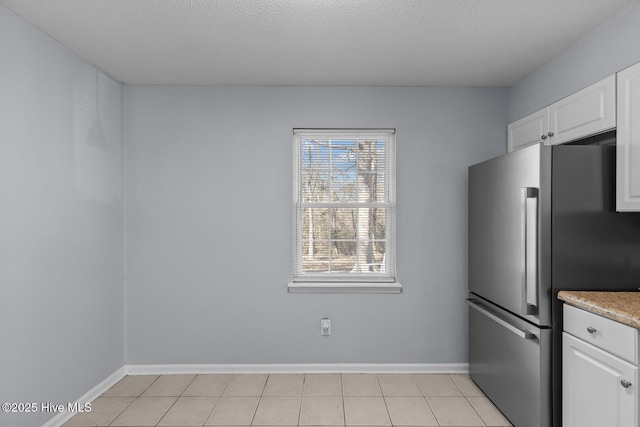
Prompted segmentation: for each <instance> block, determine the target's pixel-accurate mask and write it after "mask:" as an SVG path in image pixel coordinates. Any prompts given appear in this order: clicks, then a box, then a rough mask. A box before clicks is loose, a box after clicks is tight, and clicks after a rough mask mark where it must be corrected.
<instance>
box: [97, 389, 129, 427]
mask: <svg viewBox="0 0 640 427" xmlns="http://www.w3.org/2000/svg"><path fill="white" fill-rule="evenodd" d="M127 397H129V398H131V397H133V400H132V401H131V403H129V404H128V405H127V406H125V408H124V409H123V410H122V411H120V413H118V415H116V416H115V417H113V419H112V420H111V421H109V422H108V423H107V425H108V426H110V425H111V424H112V423H113V422H114V421H115V420H117V419H118V417H119V416H120V415H122V414H123V413H124V411H126V410H127V409H129V407H130V406H131V405H133V403H134V402H135V401H136V400H138V398H137V397H135V396H124V397H117V398H118V399H122V398H127ZM99 398H100V397H97V398H96V399H94V400H93V401H92V402H91V404H92V405H93V402H95V401H96V400H97V399H99ZM105 399H109V397H105Z"/></svg>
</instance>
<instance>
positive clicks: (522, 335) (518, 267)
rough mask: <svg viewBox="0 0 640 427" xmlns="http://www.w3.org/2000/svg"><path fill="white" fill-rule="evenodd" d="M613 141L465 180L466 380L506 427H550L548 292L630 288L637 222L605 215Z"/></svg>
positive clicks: (555, 392)
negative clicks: (501, 416)
mask: <svg viewBox="0 0 640 427" xmlns="http://www.w3.org/2000/svg"><path fill="white" fill-rule="evenodd" d="M614 137H615V134H609V135H605V136H602V137H600V138H597V139H595V140H589V141H586V142H590V143H591V144H590V145H578V144H576V145H559V146H552V147H548V146H543V145H540V144H538V145H534V146H530V147H526V148H523V149H520V150H517V151H514V152H511V153H509V154H506V155H504V156H501V157H498V158H495V159H491V160H488V161H485V162H482V163H479V164H477V165H474V166H471V167H470V168H469V300H468V306H469V372H470V376H471V378H472V379H473V381H474V382H475V383H476V384H477V385H478V386H479V387H480V388H481V389H482V390H483V391H484V393H485V394H486V395H487V396H488V397H489V399H490V400H491V401H493V403H494V404H495V405H496V406H497V407H498V408H499V409H500V410H501V411H502V412H503V413H504V414H505V416H506V417H507V418H509V420H510V421H511V423H512V424H513V425H514V426H516V427H551V426H553V427H559V426H560V425H561V422H562V420H561V414H562V412H561V393H562V390H561V385H562V383H561V378H562V372H561V367H562V364H561V360H562V359H561V358H562V355H561V349H562V345H561V342H562V339H561V337H562V334H561V332H562V309H561V308H562V306H561V303H560V302H559V301H558V300H557V299H556V295H557V293H558V291H559V290H567V289H571V290H634V291H637V290H638V288H639V287H640V214H639V213H617V212H615V145H614V144H613V142H615V139H611V138H614Z"/></svg>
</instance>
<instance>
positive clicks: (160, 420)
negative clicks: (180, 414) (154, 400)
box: [151, 396, 206, 426]
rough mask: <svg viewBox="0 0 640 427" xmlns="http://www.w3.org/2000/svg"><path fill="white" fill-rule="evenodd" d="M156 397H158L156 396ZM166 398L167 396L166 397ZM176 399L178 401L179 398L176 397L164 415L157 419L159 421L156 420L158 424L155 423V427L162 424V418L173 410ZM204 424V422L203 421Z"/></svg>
mask: <svg viewBox="0 0 640 427" xmlns="http://www.w3.org/2000/svg"><path fill="white" fill-rule="evenodd" d="M151 397H156V396H151ZM158 397H159V396H158ZM167 397H168V396H167ZM171 397H173V396H171ZM178 399H180V396H178V397H176V400H174V401H173V403H172V404H171V406H169V409H167V410H166V412H165V413H164V414H162V416H161V417H160V419H159V420H158V422H157V423H156V425H157V426H159V425H160V423H161V422H162V419H163V418H164V417H166V416H167V414H168V413H169V411H171V408H173V407H174V406H175V404H176V402H178ZM205 422H206V420H205Z"/></svg>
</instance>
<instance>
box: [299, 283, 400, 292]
mask: <svg viewBox="0 0 640 427" xmlns="http://www.w3.org/2000/svg"><path fill="white" fill-rule="evenodd" d="M288 288H289V292H292V293H362V294H399V293H401V292H402V285H401V284H400V283H331V282H327V283H316V282H307V283H305V282H297V283H289V285H288Z"/></svg>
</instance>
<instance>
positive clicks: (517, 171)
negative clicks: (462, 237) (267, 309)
mask: <svg viewBox="0 0 640 427" xmlns="http://www.w3.org/2000/svg"><path fill="white" fill-rule="evenodd" d="M548 149H549V147H542V146H541V145H540V144H537V145H533V146H530V147H526V148H523V149H520V150H517V151H514V152H512V153H509V154H507V155H504V156H501V157H498V158H495V159H492V160H488V161H486V162H483V163H479V164H477V165H474V166H471V167H470V168H469V291H470V292H473V293H475V294H478V295H480V296H481V297H483V298H484V299H487V300H489V301H491V302H494V303H495V304H497V305H499V306H500V307H503V308H505V309H507V310H508V311H510V312H512V313H515V314H517V315H519V316H522V317H524V318H526V319H527V320H529V321H531V322H533V323H536V324H538V325H544V326H546V325H549V324H550V317H551V316H550V310H549V305H548V303H546V302H547V301H548V298H549V296H548V293H549V292H548V289H547V288H548V286H547V287H546V288H545V286H543V285H544V283H545V282H544V281H543V280H542V277H541V274H540V269H539V266H540V257H541V254H543V253H544V252H543V251H542V250H541V248H542V245H543V244H544V242H542V241H541V232H540V230H543V226H542V221H543V206H544V200H543V197H545V194H546V193H545V188H541V187H544V186H545V185H546V184H545V182H546V181H544V180H543V181H541V174H542V173H543V170H545V167H544V164H545V162H544V161H543V160H544V159H545V156H547V157H549V160H550V152H549V151H548ZM543 150H547V151H544V152H543ZM546 163H550V161H547V162H546ZM547 193H548V192H547Z"/></svg>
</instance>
